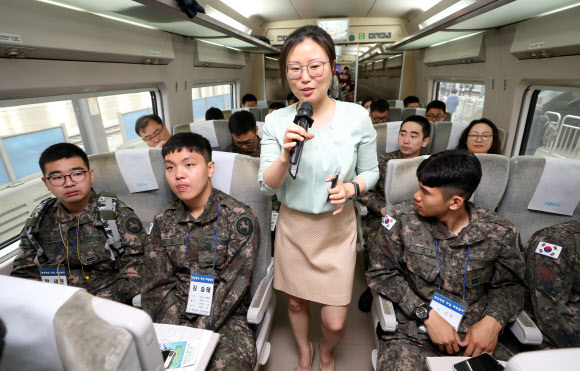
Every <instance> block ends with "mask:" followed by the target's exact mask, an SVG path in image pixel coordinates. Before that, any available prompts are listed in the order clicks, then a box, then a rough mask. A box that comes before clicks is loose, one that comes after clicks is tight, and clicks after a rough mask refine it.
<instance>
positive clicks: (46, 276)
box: [40, 267, 68, 286]
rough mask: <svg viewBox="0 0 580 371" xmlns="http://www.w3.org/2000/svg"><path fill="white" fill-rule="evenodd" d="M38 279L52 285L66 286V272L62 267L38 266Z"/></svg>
mask: <svg viewBox="0 0 580 371" xmlns="http://www.w3.org/2000/svg"><path fill="white" fill-rule="evenodd" d="M40 280H41V281H42V282H46V283H52V284H54V285H63V286H68V283H67V280H66V272H65V270H64V267H62V268H48V267H47V268H43V267H41V268H40Z"/></svg>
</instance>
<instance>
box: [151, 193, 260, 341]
mask: <svg viewBox="0 0 580 371" xmlns="http://www.w3.org/2000/svg"><path fill="white" fill-rule="evenodd" d="M218 203H219V228H218V239H217V241H218V246H217V259H216V262H215V271H213V270H212V267H213V262H214V248H215V240H216V223H217V219H218V218H217V216H218V215H217V214H218ZM186 225H187V233H188V240H187V242H188V245H189V248H187V251H188V252H187V265H188V266H189V267H190V268H191V270H190V269H189V268H187V267H186V266H185V258H186V256H185V254H186V240H185V226H186ZM259 242H260V227H259V223H258V220H257V217H256V215H255V214H254V212H253V211H252V209H250V208H249V207H248V206H246V205H244V204H242V203H241V202H239V201H237V200H235V199H234V198H232V197H231V196H229V195H227V194H225V193H223V192H219V191H217V190H216V189H212V193H211V195H210V197H209V199H208V202H207V204H206V206H205V209H204V211H203V213H202V214H201V215H200V216H199V218H197V219H196V218H194V217H193V216H191V215H190V214H189V213H188V211H187V208H186V206H185V204H184V203H183V202H182V201H181V200H175V201H173V202H170V203H169V204H168V205H167V206H166V207H165V208H164V209H163V210H162V211H161V212H160V213H159V214H157V216H156V217H155V220H154V224H153V229H152V231H151V235H150V243H149V244H148V245H147V247H146V251H145V259H144V265H143V295H142V304H143V309H144V310H145V311H146V312H147V313H149V315H150V316H151V318H153V321H154V322H158V323H167V324H174V325H187V326H191V327H197V328H204V329H209V330H212V331H217V330H219V329H220V327H221V326H222V325H223V324H224V323H225V321H226V320H227V319H228V318H229V317H230V316H232V315H239V316H240V320H242V317H243V320H244V321H246V317H247V311H248V306H249V304H250V301H251V292H250V284H251V278H252V269H253V266H254V259H255V254H256V250H257V247H258V245H259ZM193 273H195V274H203V275H213V276H214V278H215V280H214V289H213V302H212V307H211V314H210V315H209V316H198V315H196V314H191V313H186V311H185V310H186V308H187V299H188V295H189V285H190V275H191V274H193Z"/></svg>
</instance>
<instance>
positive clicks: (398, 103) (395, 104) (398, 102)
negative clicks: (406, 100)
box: [387, 99, 405, 109]
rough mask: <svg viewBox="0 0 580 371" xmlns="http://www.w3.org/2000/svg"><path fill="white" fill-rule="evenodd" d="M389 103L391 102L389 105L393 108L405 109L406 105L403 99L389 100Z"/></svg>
mask: <svg viewBox="0 0 580 371" xmlns="http://www.w3.org/2000/svg"><path fill="white" fill-rule="evenodd" d="M387 103H389V107H390V108H391V109H392V108H400V109H403V108H405V105H404V104H403V101H402V100H394V99H393V100H388V101H387Z"/></svg>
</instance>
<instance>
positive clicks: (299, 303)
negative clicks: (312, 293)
mask: <svg viewBox="0 0 580 371" xmlns="http://www.w3.org/2000/svg"><path fill="white" fill-rule="evenodd" d="M307 306H308V301H307V300H304V299H300V298H296V297H294V296H288V310H290V312H292V313H298V312H302V311H303V310H305V309H306V307H307Z"/></svg>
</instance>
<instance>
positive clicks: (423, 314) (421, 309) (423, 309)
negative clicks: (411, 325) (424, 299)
mask: <svg viewBox="0 0 580 371" xmlns="http://www.w3.org/2000/svg"><path fill="white" fill-rule="evenodd" d="M431 309H433V308H431V306H430V305H429V304H421V305H419V306H418V307H417V308H415V309H414V310H413V313H412V314H411V316H412V317H413V318H414V319H416V320H417V321H419V322H425V321H426V320H427V319H428V318H429V312H430V311H431Z"/></svg>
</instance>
